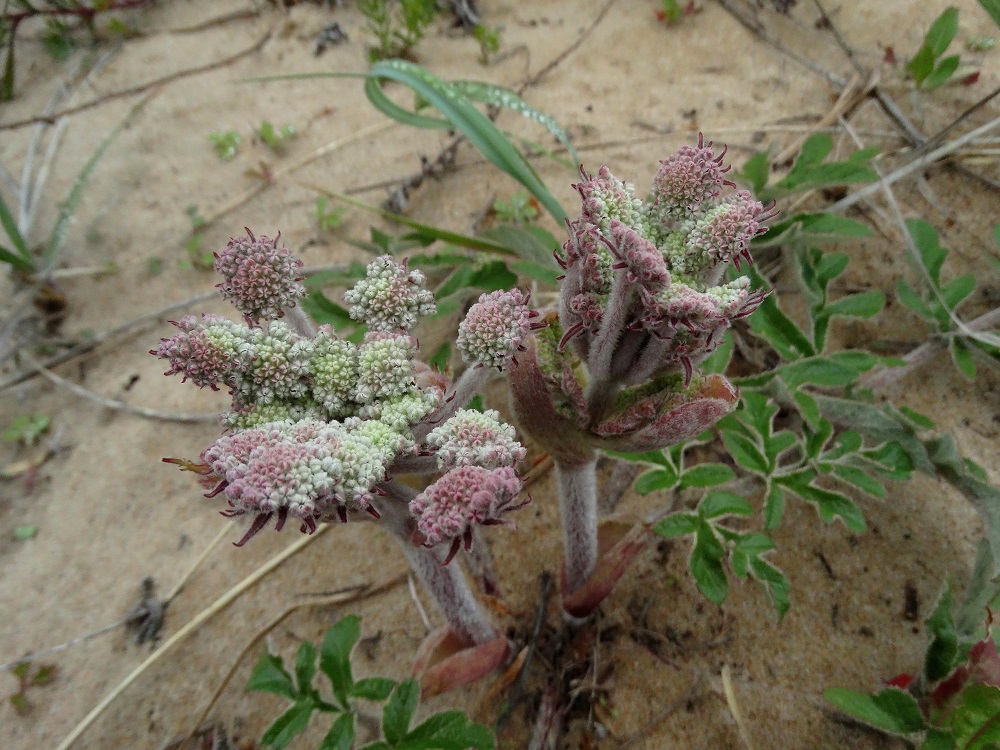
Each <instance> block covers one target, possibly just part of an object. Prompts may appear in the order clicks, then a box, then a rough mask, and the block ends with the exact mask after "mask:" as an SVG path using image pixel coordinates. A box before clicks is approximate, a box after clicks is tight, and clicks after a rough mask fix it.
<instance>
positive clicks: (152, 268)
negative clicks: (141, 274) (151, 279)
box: [146, 257, 163, 276]
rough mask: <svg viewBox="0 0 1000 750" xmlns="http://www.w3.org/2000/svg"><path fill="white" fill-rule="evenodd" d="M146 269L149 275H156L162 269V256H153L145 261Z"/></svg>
mask: <svg viewBox="0 0 1000 750" xmlns="http://www.w3.org/2000/svg"><path fill="white" fill-rule="evenodd" d="M146 270H147V271H149V275H150V276H157V275H159V273H160V272H161V271H162V270H163V258H158V257H153V258H150V259H149V260H148V261H146Z"/></svg>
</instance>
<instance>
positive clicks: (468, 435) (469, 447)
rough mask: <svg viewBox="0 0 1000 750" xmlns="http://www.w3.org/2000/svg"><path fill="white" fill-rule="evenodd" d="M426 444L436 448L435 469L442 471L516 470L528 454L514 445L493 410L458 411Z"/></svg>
mask: <svg viewBox="0 0 1000 750" xmlns="http://www.w3.org/2000/svg"><path fill="white" fill-rule="evenodd" d="M427 444H428V445H430V446H433V447H435V448H437V461H438V466H439V467H440V468H441V469H444V470H447V469H453V468H455V467H457V466H481V467H483V468H485V469H496V468H498V467H500V466H516V465H517V464H519V463H520V462H521V461H523V460H524V457H525V455H526V453H527V451H525V449H524V446H523V445H521V444H520V443H519V442H518V441H517V437H516V433H515V432H514V428H513V427H512V426H511V425H509V424H506V423H504V422H501V421H500V414H499V413H498V412H497V411H495V410H493V409H488V410H486V411H483V412H480V411H475V410H473V409H460V410H459V411H458V412H457V413H456V414H455V416H453V417H452V418H451V419H449V420H448V421H447V422H445V423H444V424H442V425H440V426H438V427H435V428H434V429H433V430H431V432H430V434H428V435H427Z"/></svg>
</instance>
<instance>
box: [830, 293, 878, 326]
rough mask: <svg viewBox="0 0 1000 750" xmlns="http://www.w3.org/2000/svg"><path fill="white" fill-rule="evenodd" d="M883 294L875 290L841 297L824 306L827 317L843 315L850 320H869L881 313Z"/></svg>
mask: <svg viewBox="0 0 1000 750" xmlns="http://www.w3.org/2000/svg"><path fill="white" fill-rule="evenodd" d="M884 305H885V293H884V292H882V291H879V290H877V289H873V290H871V291H868V292H861V293H860V294H851V295H849V296H847V297H841V298H840V299H838V300H835V301H833V302H831V303H829V304H828V305H827V306H826V312H827V314H828V315H831V316H832V315H843V316H846V317H852V318H865V319H867V318H871V317H872V316H874V315H877V314H878V313H880V312H881V311H882V307H883V306H884Z"/></svg>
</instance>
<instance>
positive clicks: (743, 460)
mask: <svg viewBox="0 0 1000 750" xmlns="http://www.w3.org/2000/svg"><path fill="white" fill-rule="evenodd" d="M722 442H724V443H725V444H726V450H727V451H729V455H731V456H732V457H733V460H734V461H736V463H738V464H739V465H740V466H742V467H743V468H744V469H747V470H748V471H753V472H756V473H757V474H762V475H764V476H767V475H768V474H769V473H770V468H769V465H768V462H767V459H766V458H765V457H764V455H763V454H762V453H761V452H760V449H758V448H757V446H756V445H754V443H753V442H752V441H751V440H749V439H748V438H746V437H744V436H743V435H741V434H739V433H738V432H734V431H733V430H723V431H722Z"/></svg>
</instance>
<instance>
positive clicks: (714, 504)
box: [698, 490, 753, 518]
mask: <svg viewBox="0 0 1000 750" xmlns="http://www.w3.org/2000/svg"><path fill="white" fill-rule="evenodd" d="M751 513H753V507H752V506H751V505H750V503H748V502H747V501H746V499H745V498H742V497H740V496H739V495H736V494H733V493H732V492H723V491H722V490H710V491H709V492H706V493H705V497H703V498H702V499H701V502H700V503H698V515H699V516H701V517H702V518H719V517H720V516H725V515H730V514H733V515H737V516H749V515H750V514H751Z"/></svg>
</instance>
